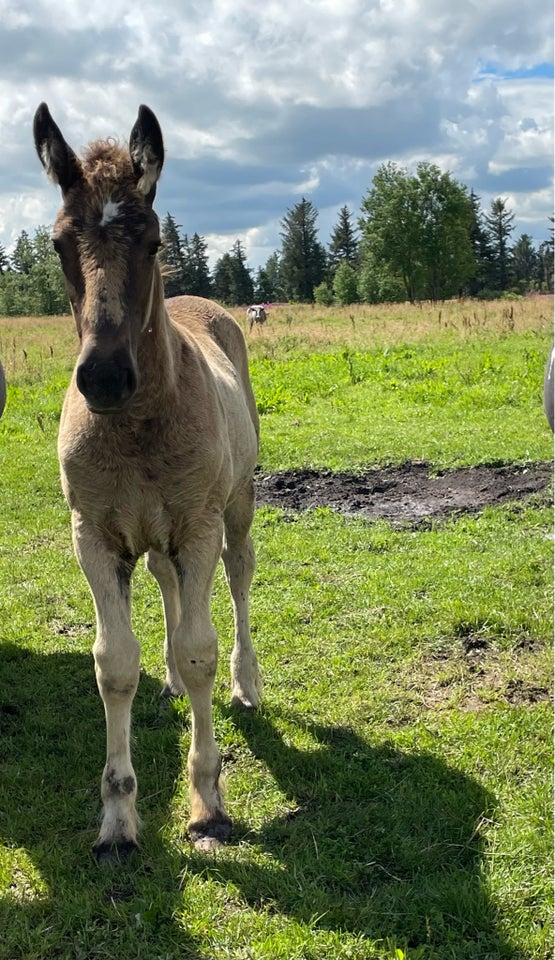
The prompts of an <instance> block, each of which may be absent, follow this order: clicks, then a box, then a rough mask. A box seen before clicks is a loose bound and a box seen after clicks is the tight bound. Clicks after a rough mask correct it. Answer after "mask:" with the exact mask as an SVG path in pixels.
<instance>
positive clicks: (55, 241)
mask: <svg viewBox="0 0 555 960" xmlns="http://www.w3.org/2000/svg"><path fill="white" fill-rule="evenodd" d="M52 246H53V247H54V250H55V251H56V253H57V254H58V256H59V257H60V256H61V254H62V244H61V243H60V241H59V240H58V238H57V237H52Z"/></svg>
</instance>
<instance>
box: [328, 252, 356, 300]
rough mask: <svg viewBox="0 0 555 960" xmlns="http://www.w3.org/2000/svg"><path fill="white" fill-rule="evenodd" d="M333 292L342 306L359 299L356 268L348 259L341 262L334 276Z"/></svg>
mask: <svg viewBox="0 0 555 960" xmlns="http://www.w3.org/2000/svg"><path fill="white" fill-rule="evenodd" d="M333 293H334V296H335V299H336V300H337V301H338V303H340V304H341V306H345V305H346V304H349V303H356V301H357V300H358V286H357V274H356V270H354V269H353V267H351V266H350V264H348V263H347V262H346V261H343V263H340V264H339V266H338V268H337V270H336V271H335V276H334V278H333Z"/></svg>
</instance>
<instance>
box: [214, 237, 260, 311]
mask: <svg viewBox="0 0 555 960" xmlns="http://www.w3.org/2000/svg"><path fill="white" fill-rule="evenodd" d="M214 295H215V297H216V299H217V300H220V301H221V302H222V303H227V304H229V305H230V306H236V307H237V306H241V305H246V304H248V303H252V301H253V298H254V286H253V282H252V276H251V272H250V269H249V268H248V267H247V262H246V255H245V251H244V250H243V245H242V243H241V241H240V240H236V241H235V243H234V244H233V247H232V249H231V251H230V252H229V253H224V255H223V257H220V259H219V260H218V262H217V263H216V266H215V268H214Z"/></svg>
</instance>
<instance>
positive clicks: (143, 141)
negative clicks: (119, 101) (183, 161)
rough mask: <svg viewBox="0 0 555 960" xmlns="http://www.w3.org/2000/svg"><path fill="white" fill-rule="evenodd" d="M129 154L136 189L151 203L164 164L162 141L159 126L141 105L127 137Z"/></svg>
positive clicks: (150, 112)
mask: <svg viewBox="0 0 555 960" xmlns="http://www.w3.org/2000/svg"><path fill="white" fill-rule="evenodd" d="M129 153H130V154H131V160H132V162H133V169H134V171H135V173H136V175H137V189H138V190H139V192H140V193H142V194H144V196H145V197H146V199H147V200H149V201H150V203H152V201H153V200H154V196H155V194H156V184H157V182H158V179H159V177H160V173H161V171H162V165H163V163H164V141H163V140H162V131H161V129H160V124H159V123H158V120H157V119H156V117H155V116H154V114H153V112H152V110H150V108H149V107H145V105H144V104H142V105H141V106H140V107H139V116H138V117H137V120H136V122H135V126H134V127H133V129H132V131H131V135H130V137H129Z"/></svg>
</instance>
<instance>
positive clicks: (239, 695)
mask: <svg viewBox="0 0 555 960" xmlns="http://www.w3.org/2000/svg"><path fill="white" fill-rule="evenodd" d="M259 703H260V695H259V693H258V690H254V691H253V692H252V693H246V692H245V691H244V690H241V691H237V692H234V693H232V696H231V706H232V707H240V708H241V709H242V710H256V709H257V707H258V705H259Z"/></svg>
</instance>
